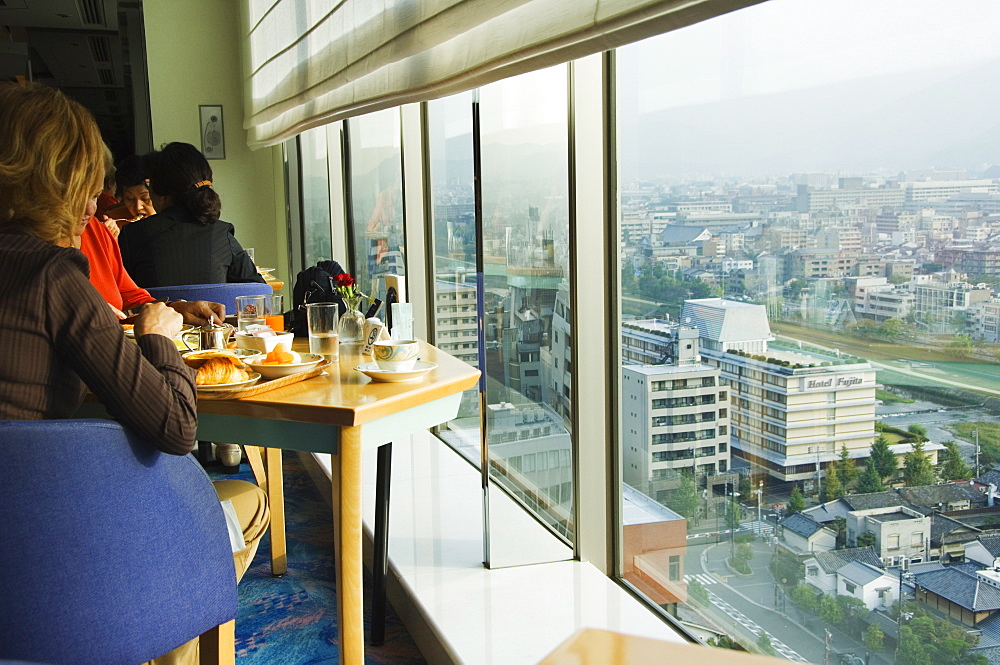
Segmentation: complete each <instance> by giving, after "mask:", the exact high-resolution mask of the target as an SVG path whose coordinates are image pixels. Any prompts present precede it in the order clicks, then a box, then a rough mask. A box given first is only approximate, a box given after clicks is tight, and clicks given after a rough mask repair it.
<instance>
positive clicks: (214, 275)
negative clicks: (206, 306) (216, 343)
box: [118, 143, 264, 288]
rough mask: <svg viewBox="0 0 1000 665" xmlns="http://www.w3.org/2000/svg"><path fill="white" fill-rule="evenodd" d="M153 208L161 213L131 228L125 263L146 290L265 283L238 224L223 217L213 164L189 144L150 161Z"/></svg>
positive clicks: (123, 243) (122, 242)
mask: <svg viewBox="0 0 1000 665" xmlns="http://www.w3.org/2000/svg"><path fill="white" fill-rule="evenodd" d="M145 165H146V173H147V175H148V176H149V186H150V190H151V191H150V193H151V196H152V199H153V205H154V206H155V207H156V209H157V210H159V211H161V212H158V213H157V214H155V215H152V216H150V217H147V218H145V219H142V220H139V221H138V222H133V223H132V224H128V225H126V226H125V227H124V228H123V229H122V232H121V235H120V236H119V238H118V243H119V247H120V248H121V252H122V260H123V262H124V263H125V269H126V270H127V271H128V273H129V275H131V276H132V279H133V280H135V283H136V284H138V285H139V286H142V287H146V288H149V287H156V286H178V285H182V284H222V283H225V282H261V283H263V282H264V278H263V277H262V276H261V275H260V273H258V272H257V268H256V266H254V263H253V261H252V260H250V256H249V255H248V254H247V252H246V250H245V249H243V247H241V246H240V243H239V242H238V241H237V240H236V235H235V233H234V229H233V225H232V224H230V223H228V222H223V221H221V220H220V219H219V211H220V210H221V209H222V203H221V201H220V200H219V195H218V194H217V193H216V192H215V190H214V189H212V169H211V167H210V166H209V165H208V160H206V159H205V157H204V156H203V155H202V154H201V152H199V151H198V149H197V148H195V147H194V146H193V145H191V144H190V143H170V144H168V145H167V146H166V147H164V148H163V149H162V150H159V151H154V152H151V153H150V154H149V155H147V156H146V160H145Z"/></svg>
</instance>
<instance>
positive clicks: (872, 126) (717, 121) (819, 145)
mask: <svg viewBox="0 0 1000 665" xmlns="http://www.w3.org/2000/svg"><path fill="white" fill-rule="evenodd" d="M998 80H1000V60H996V61H991V62H989V63H987V64H985V65H981V66H977V67H974V68H970V69H967V70H963V71H955V70H954V69H949V70H937V71H933V72H925V73H922V74H919V75H918V74H909V75H902V76H892V77H873V78H860V79H857V80H855V81H851V82H847V83H837V84H834V85H829V86H822V87H815V88H809V89H804V90H794V91H789V92H784V93H778V94H771V95H761V96H756V97H747V98H743V99H738V100H733V101H726V102H720V103H715V104H702V105H697V106H687V107H678V108H671V109H667V110H663V111H660V112H656V113H649V114H644V115H641V116H638V117H636V116H635V115H633V114H629V113H628V112H627V110H625V112H623V113H621V114H620V118H628V117H629V116H630V115H631V116H632V118H631V120H622V122H623V131H622V133H621V135H620V139H619V140H620V144H619V145H620V150H621V155H622V158H621V162H620V163H621V168H622V175H623V177H624V178H625V179H626V180H630V179H635V178H660V177H671V176H673V177H676V176H681V175H687V176H690V175H700V176H712V175H721V174H728V175H734V174H735V175H757V174H772V175H778V174H785V173H789V172H794V171H813V170H817V171H838V170H847V171H858V170H876V169H888V170H889V171H890V172H898V171H902V170H906V169H916V168H932V167H939V168H946V167H950V168H965V169H969V170H970V171H973V172H977V173H978V172H982V171H983V170H984V169H986V168H987V167H989V165H991V164H995V163H1000V114H998V113H997V109H998V108H1000V86H997V85H996V81H998Z"/></svg>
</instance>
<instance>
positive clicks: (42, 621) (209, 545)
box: [0, 420, 236, 665]
mask: <svg viewBox="0 0 1000 665" xmlns="http://www.w3.org/2000/svg"><path fill="white" fill-rule="evenodd" d="M0 450H2V451H3V463H2V464H0V524H2V525H3V535H2V536H0V599H2V601H3V604H4V607H5V609H4V610H3V611H2V612H0V658H6V659H13V660H19V659H20V660H29V661H34V662H44V663H51V664H52V665H61V664H63V663H66V664H70V663H103V664H106V665H113V664H117V663H121V664H123V665H124V664H130V665H134V664H135V663H141V662H145V661H147V660H150V659H151V658H155V657H157V656H160V655H162V654H164V653H166V652H168V651H170V650H171V649H174V648H176V647H178V646H180V645H181V644H184V643H185V642H187V641H189V640H191V639H193V638H195V637H197V636H199V635H201V634H202V633H205V632H207V631H209V630H211V629H213V628H214V627H216V626H218V625H220V624H224V623H226V622H228V621H232V620H233V619H235V617H236V570H235V566H234V564H233V556H232V548H231V546H230V543H229V537H228V533H227V530H226V521H225V517H224V515H223V512H222V507H221V505H220V504H219V497H218V494H217V493H216V492H215V489H214V488H213V486H212V483H211V481H210V480H209V478H208V476H207V475H206V474H205V472H204V470H203V469H202V468H201V466H200V465H199V464H198V463H197V462H196V461H195V460H194V458H193V457H191V456H190V455H187V456H183V457H178V456H173V455H167V454H164V453H161V452H159V451H157V450H155V449H154V448H153V447H152V446H151V445H149V444H148V443H145V442H143V441H139V440H137V439H136V438H134V437H133V436H132V435H131V434H129V433H127V432H126V431H125V430H124V429H123V428H122V427H121V426H120V425H119V424H118V423H116V422H114V421H108V420H58V421H55V420H53V421H45V420H42V421H0Z"/></svg>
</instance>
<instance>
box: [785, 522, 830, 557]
mask: <svg viewBox="0 0 1000 665" xmlns="http://www.w3.org/2000/svg"><path fill="white" fill-rule="evenodd" d="M777 536H778V539H779V541H780V542H781V546H782V547H783V548H784V549H785V550H787V551H789V552H791V553H792V554H805V553H807V552H817V551H818V552H828V551H830V550H832V549H833V548H835V547H836V546H837V532H836V531H834V530H833V529H831V528H829V527H825V526H823V525H822V524H820V523H819V522H817V521H815V520H814V519H812V518H811V517H809V516H808V515H803V514H802V513H794V514H792V515H789V516H788V517H786V518H784V519H783V520H781V521H780V522H778V530H777Z"/></svg>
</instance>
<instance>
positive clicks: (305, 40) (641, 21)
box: [242, 0, 761, 147]
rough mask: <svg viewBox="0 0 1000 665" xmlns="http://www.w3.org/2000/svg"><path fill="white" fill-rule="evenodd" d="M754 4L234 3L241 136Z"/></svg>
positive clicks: (415, 95)
mask: <svg viewBox="0 0 1000 665" xmlns="http://www.w3.org/2000/svg"><path fill="white" fill-rule="evenodd" d="M760 1H761V0H340V1H339V2H335V1H334V0H243V15H242V20H243V23H244V25H243V34H244V35H245V38H244V44H243V47H244V54H243V57H244V60H243V62H244V72H245V78H246V81H245V95H246V99H245V112H246V122H245V127H246V129H248V130H249V143H250V146H251V147H261V146H266V145H273V144H275V143H279V142H281V141H283V140H285V139H288V138H290V137H292V136H295V135H296V134H298V133H300V132H302V131H304V130H306V129H309V128H310V127H315V126H318V125H322V124H325V123H328V122H333V121H335V120H341V119H343V118H347V117H351V116H355V115H360V114H363V113H368V112H371V111H376V110H379V109H383V108H388V107H391V106H396V105H399V104H403V103H407V102H414V101H421V100H427V99H434V98H436V97H441V96H444V95H449V94H453V93H456V92H460V91H462V90H468V89H470V88H474V87H477V86H481V85H484V84H486V83H490V82H492V81H496V80H499V79H502V78H505V77H508V76H512V75H515V74H520V73H523V72H526V71H531V70H535V69H541V68H543V67H548V66H551V65H555V64H558V63H561V62H566V61H569V60H572V59H575V58H580V57H582V56H585V55H589V54H591V53H597V52H600V51H605V50H608V49H611V48H615V47H617V46H621V45H623V44H627V43H629V42H633V41H637V40H640V39H644V38H646V37H649V36H652V35H655V34H659V33H663V32H667V31H670V30H673V29H675V28H679V27H683V26H685V25H689V24H691V23H695V22H697V21H701V20H704V19H706V18H710V17H712V16H716V15H719V14H722V13H725V12H727V11H731V10H733V9H738V8H740V7H744V6H747V5H752V4H756V3H757V2H760ZM674 64H675V65H677V66H682V63H674Z"/></svg>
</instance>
